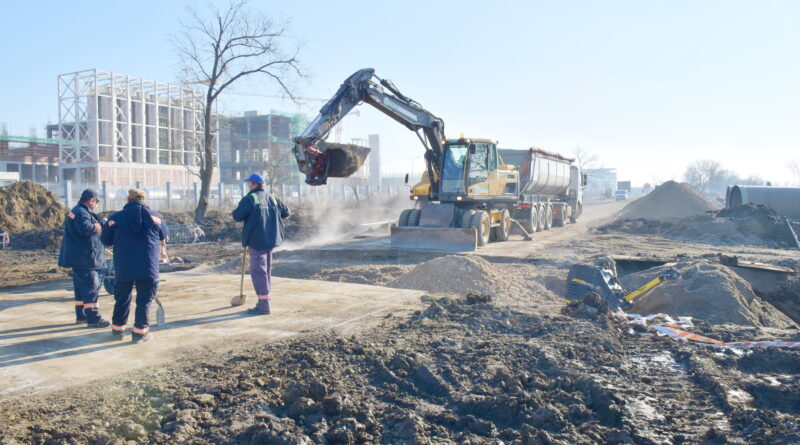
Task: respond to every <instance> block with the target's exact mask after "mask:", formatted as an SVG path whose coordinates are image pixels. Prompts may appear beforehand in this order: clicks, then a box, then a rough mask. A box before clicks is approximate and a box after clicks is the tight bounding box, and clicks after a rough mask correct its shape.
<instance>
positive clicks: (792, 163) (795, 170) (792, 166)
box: [786, 159, 800, 186]
mask: <svg viewBox="0 0 800 445" xmlns="http://www.w3.org/2000/svg"><path fill="white" fill-rule="evenodd" d="M786 166H787V167H789V171H790V172H792V182H793V183H794V185H798V186H800V159H789V160H788V161H786Z"/></svg>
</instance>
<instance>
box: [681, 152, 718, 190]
mask: <svg viewBox="0 0 800 445" xmlns="http://www.w3.org/2000/svg"><path fill="white" fill-rule="evenodd" d="M728 174H729V172H727V171H726V170H724V169H723V168H722V164H721V163H720V162H719V161H714V160H711V159H701V160H699V161H694V162H692V163H691V164H689V166H688V167H686V171H685V172H684V173H683V178H684V180H685V181H686V182H688V183H689V184H691V185H693V186H694V187H695V188H697V189H698V190H700V191H702V192H707V191H708V189H709V185H710V184H712V183H715V182H717V181H719V179H720V178H722V177H724V176H727V175H728Z"/></svg>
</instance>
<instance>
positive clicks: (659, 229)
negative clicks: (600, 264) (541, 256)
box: [594, 204, 798, 248]
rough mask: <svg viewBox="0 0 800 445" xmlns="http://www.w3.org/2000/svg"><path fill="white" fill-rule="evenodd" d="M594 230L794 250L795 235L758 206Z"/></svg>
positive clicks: (625, 221)
mask: <svg viewBox="0 0 800 445" xmlns="http://www.w3.org/2000/svg"><path fill="white" fill-rule="evenodd" d="M626 208H627V207H626ZM648 218H649V216H648ZM594 231H595V232H596V233H612V232H622V233H630V234H635V235H662V236H666V237H669V238H672V239H675V240H680V241H689V242H699V243H704V244H713V245H724V246H737V245H753V246H763V247H774V248H794V247H798V245H797V240H796V238H795V234H794V233H792V230H791V229H790V228H789V225H788V224H787V223H786V221H785V220H784V219H782V218H780V217H779V216H777V215H776V214H775V211H774V210H772V209H770V208H769V207H766V206H764V205H762V204H746V205H744V206H741V207H737V208H734V209H723V210H719V211H715V212H714V211H709V212H706V213H704V214H702V215H695V216H690V217H687V218H684V219H682V220H658V219H645V218H635V219H618V220H616V221H613V222H611V223H608V224H605V225H602V226H599V227H597V228H596V229H594Z"/></svg>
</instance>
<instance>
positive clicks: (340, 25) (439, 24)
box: [0, 0, 800, 184]
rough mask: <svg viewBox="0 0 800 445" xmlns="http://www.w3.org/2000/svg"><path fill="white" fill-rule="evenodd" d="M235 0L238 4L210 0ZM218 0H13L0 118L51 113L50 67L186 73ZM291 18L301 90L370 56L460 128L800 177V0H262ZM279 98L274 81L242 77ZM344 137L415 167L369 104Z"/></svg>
mask: <svg viewBox="0 0 800 445" xmlns="http://www.w3.org/2000/svg"><path fill="white" fill-rule="evenodd" d="M213 3H214V4H218V5H222V6H224V5H226V4H227V1H214V2H213ZM190 4H191V5H194V6H195V7H197V8H198V9H199V10H200V11H203V10H204V9H205V8H206V7H207V5H208V3H207V2H194V3H186V2H183V3H182V2H177V1H175V2H173V1H163V0H159V1H155V0H137V1H135V2H134V1H130V2H108V1H103V2H99V1H98V2H94V1H83V2H56V1H39V2H13V3H11V2H5V4H4V5H3V6H2V10H3V14H2V15H3V17H4V20H3V26H2V27H0V41H2V42H4V44H3V47H4V54H3V61H4V63H3V65H4V67H3V69H2V70H0V85H2V86H0V122H5V123H6V125H7V126H8V127H9V130H10V133H12V134H19V135H28V133H29V131H30V128H31V127H36V128H38V129H39V134H40V135H42V134H43V127H44V125H46V124H47V123H48V122H57V121H58V110H57V104H58V102H57V82H56V80H57V76H58V74H61V73H68V72H73V71H78V70H83V69H91V68H97V69H101V70H108V71H114V72H117V73H123V74H130V75H133V76H138V77H143V78H146V79H151V80H159V81H165V82H169V81H176V80H178V79H179V72H180V67H179V64H178V63H177V61H176V56H175V51H174V50H173V48H172V46H171V43H170V37H171V35H173V34H174V33H175V32H176V31H177V30H178V29H180V22H181V21H182V20H183V21H186V20H187V19H188V15H187V11H186V6H187V5H190ZM252 7H253V9H254V10H256V11H260V12H261V13H264V14H267V15H269V16H270V17H274V18H275V19H276V20H279V21H282V20H286V21H289V23H290V25H289V30H288V32H287V37H288V39H287V41H286V46H287V47H291V46H294V45H295V44H296V43H300V44H301V45H302V49H301V53H300V60H301V62H302V64H303V66H304V68H305V69H306V71H307V72H308V73H309V74H310V76H309V77H308V78H306V79H300V80H297V81H296V82H295V83H294V84H295V85H296V93H297V94H298V95H300V96H304V97H313V98H324V99H327V98H329V97H330V96H331V95H332V94H333V93H334V92H335V91H336V89H337V88H338V87H339V85H340V84H341V82H342V81H343V80H344V79H345V78H346V77H347V76H349V75H350V74H352V73H353V72H355V71H356V70H358V69H360V68H364V67H372V68H375V69H376V73H377V74H378V75H379V76H381V77H383V78H388V79H391V80H392V81H393V82H394V83H395V85H397V87H398V88H399V89H400V91H402V92H403V93H404V94H405V95H407V96H410V97H412V98H414V99H415V100H416V101H417V102H419V103H420V104H422V106H424V107H425V108H426V109H427V110H429V111H431V112H432V113H434V114H435V115H437V116H439V117H441V118H442V119H443V120H444V121H445V128H446V131H447V135H448V137H457V136H458V135H459V134H461V133H464V134H465V135H466V136H468V137H483V138H490V139H495V140H497V141H499V145H500V146H501V147H503V148H527V147H531V146H537V147H541V148H545V149H548V150H550V151H556V152H559V153H562V154H565V155H569V154H570V153H572V152H573V150H575V149H576V148H577V147H580V148H581V149H582V150H585V151H587V152H589V153H593V154H596V155H597V157H598V159H599V161H598V163H597V166H603V167H609V168H617V170H618V178H619V179H620V180H631V181H633V182H634V183H637V184H642V183H644V182H654V181H655V182H662V181H664V180H667V179H680V178H681V176H682V173H683V171H684V170H685V168H686V166H687V165H688V164H689V163H690V162H692V161H695V160H698V159H716V160H719V161H721V162H722V164H723V166H724V167H725V168H728V169H730V170H733V171H734V172H736V173H737V174H739V175H741V176H743V177H746V176H750V175H759V176H761V177H762V178H764V179H766V180H771V181H773V182H774V183H776V184H780V183H786V182H788V181H791V180H792V177H791V174H790V171H789V169H788V168H787V166H786V163H787V161H788V160H789V159H790V158H800V26H797V23H798V22H800V2H797V1H772V0H767V1H761V2H754V1H731V0H724V1H723V0H720V1H703V0H694V1H669V2H666V1H614V0H609V1H603V2H599V1H578V0H575V1H569V2H565V1H555V0H553V1H526V2H522V1H503V0H495V1H492V2H486V1H469V0H461V1H436V2H431V1H429V0H428V1H417V0H405V1H403V2H397V3H392V2H374V1H373V2H365V1H347V0H343V1H337V2H322V1H307V0H293V1H290V2H288V1H287V2H273V1H263V0H254V1H253V4H252ZM234 89H235V91H237V92H240V93H255V94H262V95H274V94H278V93H279V88H278V87H277V86H276V85H275V84H274V83H272V82H270V81H269V80H257V81H249V82H247V83H245V84H242V85H238V86H236V87H234ZM319 107H320V102H308V103H306V104H304V105H303V106H299V107H298V106H297V105H295V104H293V103H292V102H289V101H283V100H281V99H271V98H264V97H255V96H240V95H228V96H227V97H225V98H224V99H223V104H222V109H223V110H224V111H226V112H229V113H239V112H242V111H245V110H259V111H260V112H269V111H270V110H273V109H274V110H284V111H290V112H296V111H300V112H304V113H307V114H309V115H310V116H311V117H313V116H315V115H316V113H317V110H318V109H319ZM342 125H343V127H344V128H343V133H344V137H345V140H349V138H365V137H366V136H367V135H368V134H375V133H377V134H380V135H381V142H382V150H381V152H382V163H383V169H384V171H387V172H395V173H405V172H408V171H409V170H411V169H412V168H413V169H414V170H416V171H421V169H422V166H423V160H422V153H423V147H422V146H421V144H420V142H419V141H418V139H417V138H416V136H415V135H414V134H413V133H411V132H410V131H408V130H407V129H405V128H404V127H402V126H400V125H398V124H397V123H395V122H394V121H392V120H391V119H389V118H388V117H387V116H385V115H383V114H381V113H380V112H378V111H376V110H375V109H372V108H371V107H370V106H369V105H363V106H361V107H360V113H359V115H358V116H355V115H351V116H348V117H347V118H345V120H344V122H343V124H342Z"/></svg>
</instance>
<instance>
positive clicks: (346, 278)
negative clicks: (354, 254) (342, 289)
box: [310, 264, 413, 286]
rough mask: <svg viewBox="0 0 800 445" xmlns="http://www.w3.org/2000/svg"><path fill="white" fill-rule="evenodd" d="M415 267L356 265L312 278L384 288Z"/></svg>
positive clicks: (327, 270)
mask: <svg viewBox="0 0 800 445" xmlns="http://www.w3.org/2000/svg"><path fill="white" fill-rule="evenodd" d="M412 268H413V266H408V265H402V264H400V265H373V264H365V265H356V266H348V267H335V268H330V269H322V270H320V271H319V272H318V273H317V274H315V275H313V276H312V277H310V279H312V280H322V281H338V282H345V283H359V284H373V285H377V286H383V285H385V284H386V283H388V282H390V281H392V280H394V279H395V278H397V277H398V276H401V275H403V274H405V273H408V272H410V271H411V270H412Z"/></svg>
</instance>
